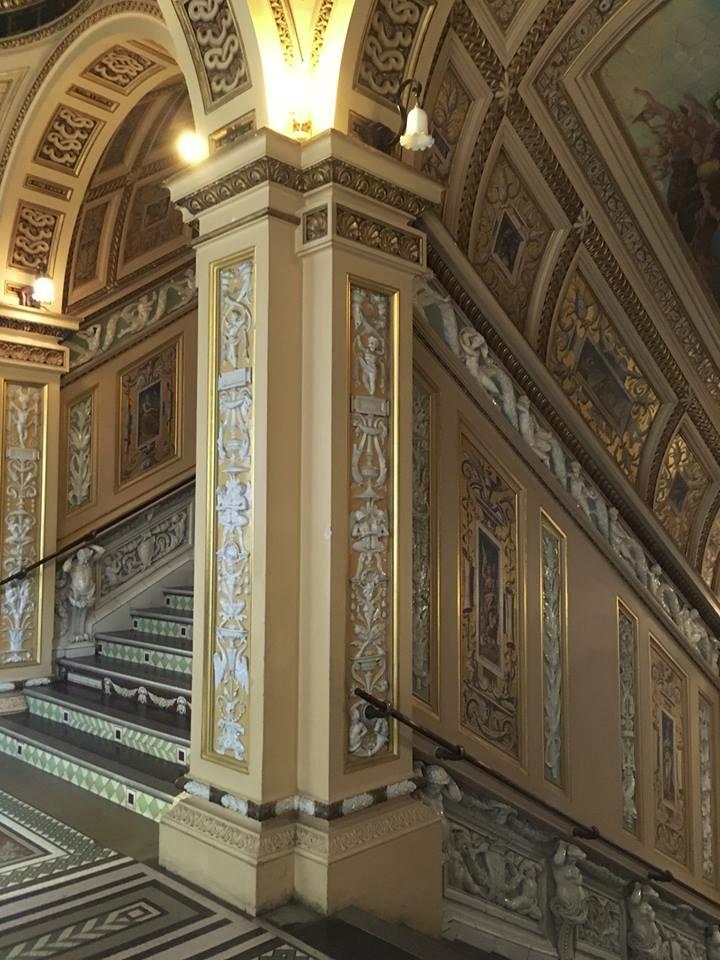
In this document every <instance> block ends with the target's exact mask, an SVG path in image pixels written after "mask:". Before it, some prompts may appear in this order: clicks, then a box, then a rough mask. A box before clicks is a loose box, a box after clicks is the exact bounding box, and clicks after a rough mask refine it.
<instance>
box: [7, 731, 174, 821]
mask: <svg viewBox="0 0 720 960" xmlns="http://www.w3.org/2000/svg"><path fill="white" fill-rule="evenodd" d="M0 751H1V752H3V753H6V754H8V755H10V756H14V757H17V758H18V759H21V760H23V761H25V762H26V763H29V764H31V765H32V766H34V767H38V768H39V769H41V770H44V771H45V772H46V773H49V774H52V775H53V776H56V777H60V778H61V779H63V780H67V781H68V782H69V783H73V784H75V786H78V787H82V788H83V789H85V790H89V791H90V792H91V793H94V794H96V795H97V796H100V797H103V798H104V799H106V800H109V801H111V802H112V803H117V804H119V805H120V806H123V807H126V808H127V809H129V810H133V811H135V812H136V813H139V814H140V815H142V816H144V817H148V818H150V819H152V820H159V819H160V817H161V816H162V814H163V813H165V812H166V811H167V810H168V809H169V807H170V806H171V805H172V802H173V800H174V798H175V797H176V796H177V794H178V793H179V789H178V788H177V787H176V786H175V780H176V779H177V777H179V776H180V775H181V774H182V773H183V772H184V771H183V768H182V767H181V766H180V765H178V764H172V763H168V762H166V761H164V760H158V759H157V758H155V757H150V756H148V755H146V754H144V753H141V752H139V751H137V750H130V749H129V748H128V747H126V746H124V745H121V744H116V743H113V742H112V741H108V740H104V739H102V738H99V737H96V736H93V735H91V734H88V733H84V732H82V731H79V730H74V729H72V728H70V727H67V726H64V725H63V724H59V723H55V722H53V721H52V720H46V719H43V718H41V717H38V716H34V715H32V714H30V713H27V714H20V715H12V716H6V717H0Z"/></svg>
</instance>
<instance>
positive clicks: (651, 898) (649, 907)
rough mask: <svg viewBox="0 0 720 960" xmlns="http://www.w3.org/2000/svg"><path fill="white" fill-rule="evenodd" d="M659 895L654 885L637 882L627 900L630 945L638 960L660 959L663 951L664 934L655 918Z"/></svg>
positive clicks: (633, 954)
mask: <svg viewBox="0 0 720 960" xmlns="http://www.w3.org/2000/svg"><path fill="white" fill-rule="evenodd" d="M659 899H660V898H659V896H658V894H657V892H656V891H655V890H653V888H652V887H649V886H643V885H642V884H639V883H636V884H635V886H634V887H633V889H632V892H631V894H630V897H629V898H628V901H627V908H628V919H629V921H630V929H629V931H628V947H629V949H630V954H631V956H632V957H634V958H636V960H660V957H661V953H662V936H661V934H660V927H659V926H658V923H657V921H656V920H655V909H654V906H653V904H655V903H657V901H658V900H659Z"/></svg>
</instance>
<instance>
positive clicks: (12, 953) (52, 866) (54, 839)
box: [0, 791, 330, 960]
mask: <svg viewBox="0 0 720 960" xmlns="http://www.w3.org/2000/svg"><path fill="white" fill-rule="evenodd" d="M3 850H5V852H6V858H5V860H3V861H0V960H41V958H42V960H46V958H52V960H55V958H57V960H318V958H319V960H330V958H328V957H327V955H326V954H322V953H319V952H318V951H315V950H313V949H312V948H310V947H307V946H305V945H303V944H300V943H299V942H298V941H295V940H294V939H293V938H292V937H289V936H288V935H287V934H285V933H281V932H280V931H277V930H275V929H274V928H272V927H268V926H267V925H264V924H263V923H262V922H258V921H256V920H253V919H250V918H247V917H245V916H244V915H242V914H239V913H238V912H236V911H234V910H231V909H230V908H227V907H225V906H224V905H223V904H220V903H218V902H217V901H215V900H213V899H212V898H210V897H206V896H204V895H203V894H201V893H199V892H198V891H197V890H195V889H191V888H189V887H187V886H186V885H185V884H182V883H180V882H179V881H177V880H176V879H175V878H172V877H169V876H167V875H165V874H164V873H162V872H160V871H158V870H154V869H152V868H151V867H148V866H146V865H144V864H138V863H136V862H135V861H133V860H132V859H130V858H129V857H123V856H121V855H119V854H116V853H114V852H113V851H111V850H106V849H103V848H102V847H100V846H99V845H98V844H96V843H95V842H94V841H93V840H91V839H90V838H89V837H85V836H83V835H82V834H81V833H78V831H76V830H73V829H72V828H70V827H68V826H66V825H65V824H62V823H60V822H59V821H58V820H55V819H54V818H53V817H50V816H48V815H47V814H44V813H41V812H40V811H38V810H35V809H34V808H32V807H30V806H28V804H25V803H22V802H21V801H19V800H16V799H15V798H14V797H11V796H10V795H9V794H7V793H4V792H3V791H0V855H1V854H2V851H3Z"/></svg>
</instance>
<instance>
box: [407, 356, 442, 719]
mask: <svg viewBox="0 0 720 960" xmlns="http://www.w3.org/2000/svg"><path fill="white" fill-rule="evenodd" d="M436 402H437V401H436V398H435V391H434V389H433V388H431V387H430V386H429V385H428V383H427V381H426V380H425V379H424V378H423V377H422V375H421V374H420V373H419V372H418V371H417V370H416V371H415V374H414V378H413V513H412V515H413V548H412V551H413V552H412V577H413V693H414V694H415V696H416V697H417V698H418V700H421V701H422V702H423V703H424V704H426V705H427V706H429V707H431V708H433V709H436V708H437V685H438V675H437V662H438V650H437V643H438V621H437V614H438V610H437V607H438V596H437V587H438V583H437V548H438V543H437V504H436V502H435V475H436V474H435V471H436V462H435V458H436V450H435V436H434V435H435V405H436Z"/></svg>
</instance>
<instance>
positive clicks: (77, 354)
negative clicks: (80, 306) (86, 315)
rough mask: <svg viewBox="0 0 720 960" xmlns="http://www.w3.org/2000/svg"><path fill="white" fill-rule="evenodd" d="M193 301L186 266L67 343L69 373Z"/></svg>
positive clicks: (192, 270)
mask: <svg viewBox="0 0 720 960" xmlns="http://www.w3.org/2000/svg"><path fill="white" fill-rule="evenodd" d="M194 297H195V267H194V266H187V267H183V268H182V270H180V271H178V272H177V273H174V274H173V275H172V276H170V277H166V278H165V279H164V280H162V281H161V282H160V283H158V284H157V285H156V286H154V287H152V288H151V289H150V290H146V291H145V292H144V293H141V294H139V295H137V296H135V297H132V298H130V299H129V300H127V301H126V302H125V303H124V304H123V305H122V306H121V307H117V308H116V309H114V310H111V311H110V312H109V313H106V314H102V315H101V316H100V317H98V318H97V319H96V320H93V322H92V323H90V324H88V325H86V326H84V327H83V328H82V329H81V330H78V331H77V332H76V333H73V334H72V336H71V337H70V338H69V339H68V344H69V347H70V367H71V370H72V372H73V373H75V371H76V370H78V369H79V368H80V367H84V366H85V365H86V364H88V363H90V362H91V361H94V360H98V359H100V358H101V357H103V356H105V355H106V354H109V353H110V351H114V350H116V349H117V348H118V347H119V346H120V345H121V344H125V343H127V342H128V341H129V340H130V339H132V338H133V337H137V336H139V335H140V334H143V333H147V332H149V331H150V330H152V329H153V328H155V327H157V326H159V325H160V324H161V323H162V322H163V320H165V318H166V317H169V316H170V315H172V314H173V313H175V312H176V311H177V310H180V309H181V308H182V307H184V306H186V305H188V304H189V303H191V302H192V301H193V299H194Z"/></svg>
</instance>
